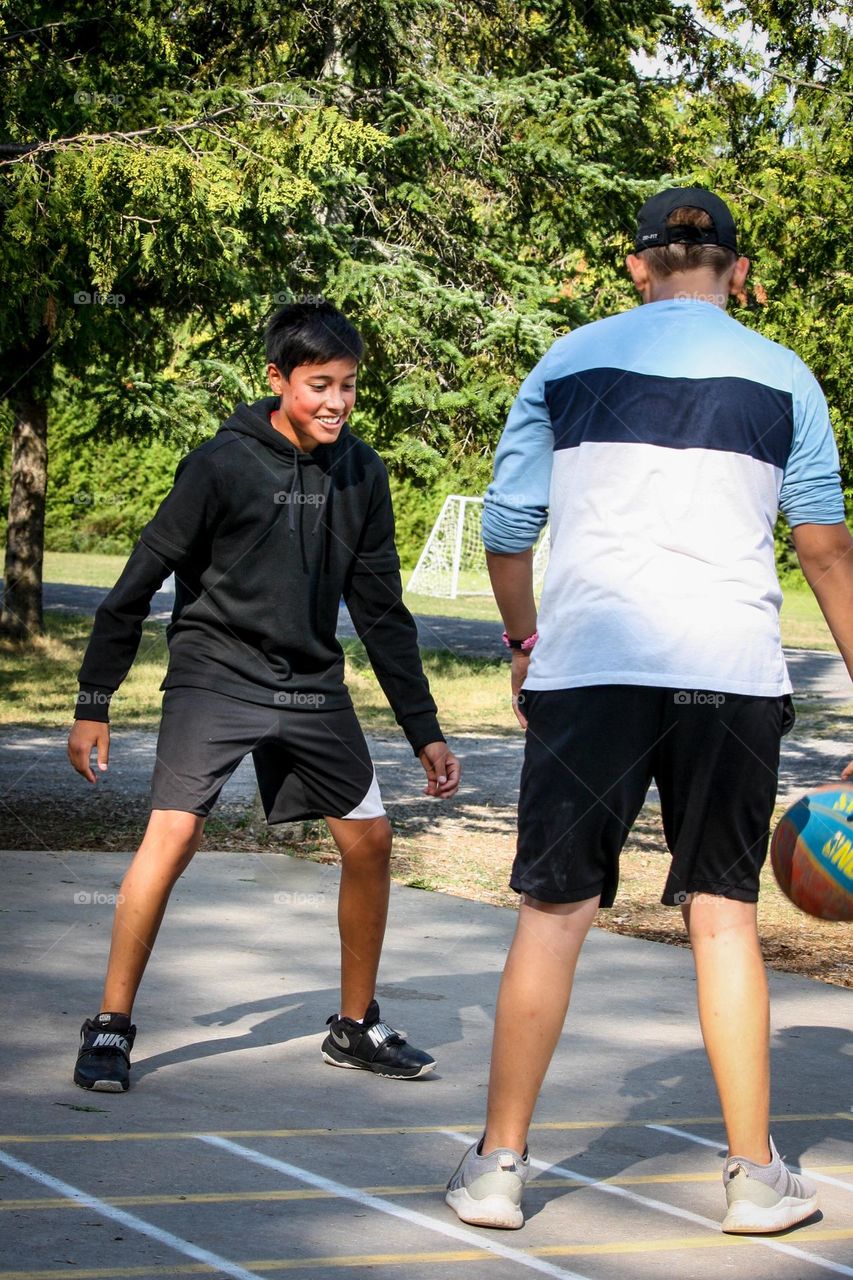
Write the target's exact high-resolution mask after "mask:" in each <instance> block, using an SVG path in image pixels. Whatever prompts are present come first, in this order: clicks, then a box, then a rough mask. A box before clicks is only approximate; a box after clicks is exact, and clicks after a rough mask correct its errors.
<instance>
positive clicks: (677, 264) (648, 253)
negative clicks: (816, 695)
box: [642, 205, 737, 280]
mask: <svg viewBox="0 0 853 1280" xmlns="http://www.w3.org/2000/svg"><path fill="white" fill-rule="evenodd" d="M666 225H667V226H668V227H698V228H699V230H700V231H707V230H708V229H709V228H710V227H713V225H714V220H713V218H712V217H711V216H710V214H708V213H706V212H705V210H704V209H697V208H695V207H694V206H693V205H680V206H679V208H677V209H673V211H672V213H670V214H669V216H668V217H667V220H666ZM642 254H643V261H644V262H646V263H648V267H649V271H650V272H651V274H652V275H653V276H655V277H656V278H657V279H658V280H664V279H666V277H667V276H671V275H675V274H676V273H677V272H679V271H695V270H696V269H697V268H698V267H704V268H710V270H711V271H713V272H714V273H715V275H718V276H721V275H723V274H724V273H725V272H726V271H729V270H730V269H731V268H732V267H733V266H734V264H735V262H737V254H736V253H734V252H733V251H732V250H731V249H726V248H724V246H723V245H719V244H689V243H676V244H664V245H660V246H659V247H658V248H656V249H655V248H652V249H643V250H642Z"/></svg>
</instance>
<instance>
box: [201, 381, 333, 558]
mask: <svg viewBox="0 0 853 1280" xmlns="http://www.w3.org/2000/svg"><path fill="white" fill-rule="evenodd" d="M278 407H279V398H278V396H264V398H263V399H262V400H255V401H254V403H253V404H243V403H241V404H238V405H237V407H236V409H235V410H234V412H233V413H232V415H231V417H230V418H229V419H228V420H227V421H226V422H224V423H223V424H222V426H221V427H220V428H219V431H218V432H217V435H218V436H221V435H222V434H223V433H226V434H229V435H242V436H251V437H252V438H253V439H254V440H260V442H261V443H262V444H265V445H267V446H268V448H270V449H272V450H273V451H274V452H275V453H276V454H277V455H278V456H279V458H280V459H281V461H282V462H284V463H285V465H286V464H287V463H289V464H290V465H291V466H292V468H293V472H292V475H291V478H290V482H289V485H288V489H287V493H286V497H285V496H284V494H283V495H282V496H283V501H284V502H285V504H286V506H287V523H288V527H289V528H290V530H291V531H292V532H293V531H295V530H296V528H297V524H299V525H300V527H302V522H301V521H297V515H296V513H297V511H303V510H304V509H305V489H306V484H310V482H307V481H306V482H305V483H303V481H302V474H303V469H304V468H305V467H317V468H319V470H320V472H321V480H320V492H319V495H318V501H317V504H316V515H315V516H314V517H313V520H312V523H311V527H310V533H311V535H312V536H313V535H315V534H316V533H317V532H318V530H320V531H322V532H323V533H325V532H326V531H327V530H328V527H329V515H330V513H329V507H330V504H331V498H332V489H333V481H332V468H333V467H334V465H335V463H336V462H337V461H338V460H339V459H340V457H341V456H342V454H343V453H344V452H345V450H346V441H347V437H348V436H349V427H348V425H347V423H344V425H343V426H342V427H341V432H340V435H339V436H338V438H337V440H335V442H334V443H333V444H318V445H317V447H316V448H315V449H311V450H307V449H298V448H297V447H296V445H295V444H293V443H292V441H290V440H288V439H287V436H283V435H282V434H281V432H280V431H276V429H275V427H274V426H273V425H272V423H271V422H270V414H272V413H275V411H276V410H277V409H278ZM327 548H328V539H327ZM303 558H304V548H303Z"/></svg>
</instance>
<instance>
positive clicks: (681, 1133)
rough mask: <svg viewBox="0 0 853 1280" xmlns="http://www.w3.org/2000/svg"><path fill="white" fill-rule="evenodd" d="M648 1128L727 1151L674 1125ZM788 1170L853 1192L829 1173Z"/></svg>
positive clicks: (721, 1144) (796, 1167) (791, 1166)
mask: <svg viewBox="0 0 853 1280" xmlns="http://www.w3.org/2000/svg"><path fill="white" fill-rule="evenodd" d="M646 1128H647V1129H654V1130H655V1132H656V1133H671V1134H672V1135H673V1137H675V1138H686V1139H687V1141H688V1142H698V1144H699V1145H700V1146H701V1147H713V1148H714V1150H715V1151H719V1150H720V1149H722V1150H723V1151H725V1149H726V1144H725V1142H712V1141H711V1139H710V1138H700V1137H699V1136H698V1134H695V1133H688V1132H687V1130H686V1129H675V1128H673V1126H672V1125H668V1124H647V1125H646ZM788 1168H789V1169H790V1170H791V1173H802V1174H803V1175H804V1176H805V1177H806V1178H811V1179H812V1181H813V1182H825V1183H826V1184H827V1186H829V1187H841V1189H842V1190H843V1191H853V1183H850V1182H843V1181H842V1179H841V1178H831V1177H830V1176H829V1174H828V1173H812V1171H811V1169H803V1168H802V1167H801V1166H800V1165H798V1164H789V1165H788Z"/></svg>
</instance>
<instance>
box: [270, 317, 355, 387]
mask: <svg viewBox="0 0 853 1280" xmlns="http://www.w3.org/2000/svg"><path fill="white" fill-rule="evenodd" d="M264 341H265V342H266V352H267V364H274V365H275V366H276V368H277V369H278V371H279V373H281V374H282V375H283V376H284V377H285V378H289V377H290V375H291V373H292V372H293V370H294V369H295V368H296V367H297V365H300V364H326V363H327V362H328V361H329V360H344V359H346V358H347V357H349V358H351V359H353V360H361V357H362V356H363V354H364V342H363V341H362V337H361V334H360V333H359V332H358V330H357V329H356V327H355V326H354V325H352V324H350V322H349V320H347V318H346V316H345V315H344V314H343V312H342V311H339V310H338V308H337V307H333V306H332V304H331V302H326V300H325V299H324V298H307V299H302V300H300V301H297V302H288V303H287V305H286V306H284V307H281V308H280V309H279V310H278V311H276V313H275V315H274V316H273V317H272V318H271V320H270V321H269V323H268V324H267V327H266V332H265V333H264Z"/></svg>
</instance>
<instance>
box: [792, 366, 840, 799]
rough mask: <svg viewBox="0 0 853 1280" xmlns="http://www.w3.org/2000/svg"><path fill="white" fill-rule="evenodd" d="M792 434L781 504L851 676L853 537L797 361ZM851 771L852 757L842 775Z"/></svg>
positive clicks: (822, 421)
mask: <svg viewBox="0 0 853 1280" xmlns="http://www.w3.org/2000/svg"><path fill="white" fill-rule="evenodd" d="M794 372H795V380H794V389H795V400H794V437H793V441H792V444H791V453H790V455H789V458H788V461H787V464H786V466H785V474H784V477H783V480H782V489H781V493H780V495H779V505H780V506H781V508H782V510H783V512H784V514H785V516H786V518H787V520H788V523H789V524H790V526H791V536H792V537H793V540H794V547H795V549H796V552H797V558H798V560H799V562H800V566H801V568H802V570H803V575H804V577H805V579H806V581H807V582H808V584H809V586H810V587H811V589H812V591H813V592H814V594H815V597H816V599H817V602H818V604H819V605H820V609H821V612H822V613H823V616H824V617H825V618H826V621H827V624H828V626H829V629H830V631H831V632H832V634H833V637H834V638H835V643H836V644H837V645H838V649H839V652H840V653H841V656H842V658H843V659H844V662H845V665H846V667H847V670H848V671H849V672H850V675H851V677H853V538H851V536H850V531H849V529H848V528H847V525H846V524H845V523H844V495H843V492H842V489H841V478H840V475H839V466H838V449H837V446H836V444H835V438H834V436H833V434H832V426H831V423H830V420H829V411H828V409H827V407H826V400H825V399H824V396H823V392H822V391H821V389H820V387H819V385H818V383H817V380H816V379H815V377H814V376H813V375H812V374H811V372H810V371H809V370H808V369H807V368H806V367H805V365H803V364H801V363H800V362H799V361H798V362H797V364H796V365H795V371H794ZM851 776H853V761H851V763H850V764H848V765H847V767H846V768H845V769H844V771H843V774H842V777H844V778H849V777H851Z"/></svg>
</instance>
